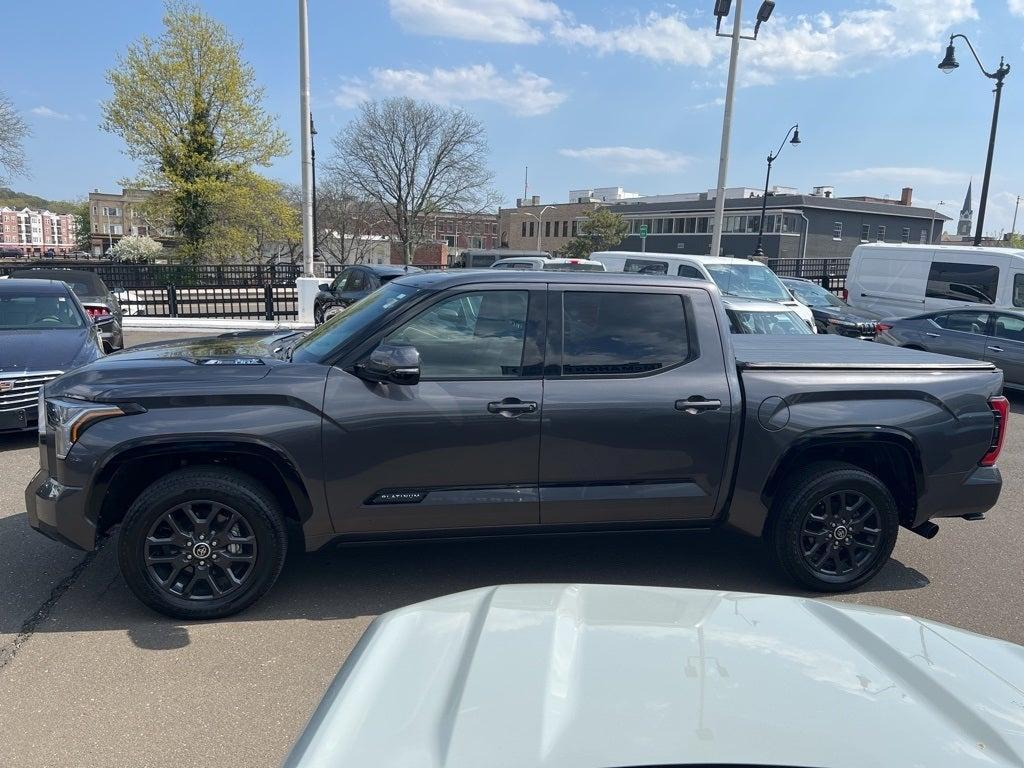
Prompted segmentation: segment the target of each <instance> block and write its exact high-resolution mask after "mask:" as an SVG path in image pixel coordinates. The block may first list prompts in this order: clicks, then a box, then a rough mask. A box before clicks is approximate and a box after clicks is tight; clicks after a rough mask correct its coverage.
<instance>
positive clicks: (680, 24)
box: [551, 13, 715, 67]
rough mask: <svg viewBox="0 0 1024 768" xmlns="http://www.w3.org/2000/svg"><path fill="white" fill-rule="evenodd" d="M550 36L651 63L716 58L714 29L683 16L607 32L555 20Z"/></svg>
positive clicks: (703, 62) (652, 16) (653, 17)
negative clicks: (701, 25)
mask: <svg viewBox="0 0 1024 768" xmlns="http://www.w3.org/2000/svg"><path fill="white" fill-rule="evenodd" d="M551 35H552V37H554V38H555V39H556V40H559V41H560V42H562V43H564V44H566V45H569V46H582V47H584V48H592V49H594V50H595V51H597V52H598V53H601V54H608V53H629V54H633V55H634V56H640V57H642V58H646V59H651V60H652V61H660V62H669V63H672V64H695V65H697V66H700V67H706V66H708V65H710V64H711V63H712V62H713V61H714V59H715V47H714V40H715V37H714V30H713V29H711V28H707V29H697V28H694V27H691V26H690V25H689V24H688V23H687V21H686V16H685V15H683V14H676V15H671V16H663V15H661V14H659V13H649V14H648V15H647V16H646V17H644V18H643V19H642V20H638V21H637V22H636V23H634V24H630V25H629V26H625V27H619V28H618V29H611V30H606V31H601V30H597V29H595V28H594V27H592V26H591V25H589V24H575V23H573V22H571V21H561V20H556V21H555V23H554V25H553V26H552V29H551Z"/></svg>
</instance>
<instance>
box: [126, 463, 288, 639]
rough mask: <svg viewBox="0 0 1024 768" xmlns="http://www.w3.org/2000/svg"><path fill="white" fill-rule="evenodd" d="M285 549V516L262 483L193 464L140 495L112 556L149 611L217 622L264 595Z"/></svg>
mask: <svg viewBox="0 0 1024 768" xmlns="http://www.w3.org/2000/svg"><path fill="white" fill-rule="evenodd" d="M186 505H188V506H186ZM287 549H288V537H287V532H286V529H285V523H284V516H283V515H282V513H281V510H280V507H279V505H278V503H277V500H276V499H275V498H274V496H273V495H272V494H271V493H270V492H269V491H268V490H267V489H266V488H265V487H264V486H262V485H260V484H259V483H258V482H257V481H256V480H255V479H254V478H252V477H250V476H249V475H246V474H244V473H242V472H239V471H237V470H234V469H229V468H225V467H214V466H210V467H190V468H187V469H182V470H179V471H177V472H173V473H171V474H169V475H166V476H165V477H162V478H161V479H159V480H157V481H156V482H154V483H153V484H152V485H150V486H149V487H148V488H146V490H144V491H143V492H142V493H141V494H139V497H138V498H137V499H136V500H135V501H134V503H133V504H132V505H131V507H130V508H129V509H128V512H127V514H125V517H124V521H123V522H122V524H121V533H120V536H119V538H118V545H117V559H118V564H119V566H120V568H121V574H122V576H124V580H125V581H126V582H127V583H128V587H129V588H130V589H131V590H132V592H134V593H135V596H136V597H138V598H139V599H140V600H141V601H142V602H143V603H145V604H146V605H148V606H149V607H150V608H152V609H153V610H155V611H158V612H160V613H162V614H164V615H166V616H171V617H173V618H176V619H187V620H195V619H217V618H221V617H223V616H230V615H231V614H233V613H237V612H238V611H241V610H242V609H244V608H246V607H248V606H250V605H252V604H253V603H254V602H256V601H257V600H258V599H259V598H260V597H262V596H263V594H264V593H265V592H266V591H267V590H268V589H270V587H271V586H273V584H274V582H275V581H276V580H277V577H278V575H279V574H280V573H281V568H282V566H283V565H284V559H285V555H286V553H287ZM204 557H205V558H206V559H204ZM197 563H199V564H197Z"/></svg>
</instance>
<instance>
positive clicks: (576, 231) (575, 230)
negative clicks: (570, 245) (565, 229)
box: [572, 219, 580, 237]
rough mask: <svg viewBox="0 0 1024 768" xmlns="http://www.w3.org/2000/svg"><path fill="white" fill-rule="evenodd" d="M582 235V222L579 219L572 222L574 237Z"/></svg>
mask: <svg viewBox="0 0 1024 768" xmlns="http://www.w3.org/2000/svg"><path fill="white" fill-rule="evenodd" d="M579 233H580V222H579V219H573V220H572V236H573V237H576V235H578V234H579Z"/></svg>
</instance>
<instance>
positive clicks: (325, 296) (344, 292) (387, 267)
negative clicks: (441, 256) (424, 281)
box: [313, 264, 423, 325]
mask: <svg viewBox="0 0 1024 768" xmlns="http://www.w3.org/2000/svg"><path fill="white" fill-rule="evenodd" d="M422 271H423V270H422V269H420V268H419V267H403V266H399V265H397V264H357V265H354V266H351V267H345V269H343V270H342V272H341V274H340V275H338V276H337V277H336V278H334V280H333V281H332V282H330V283H321V284H320V293H318V294H317V296H316V301H315V303H314V304H313V319H314V320H315V321H316V324H317V325H320V323H322V322H323V321H324V320H328V319H330V318H331V317H333V316H334V315H336V314H337V313H338V312H339V311H341V310H342V309H344V308H345V307H347V306H348V305H349V304H354V303H356V302H357V301H359V300H360V299H361V298H363V297H364V296H366V295H368V294H371V293H373V292H374V291H376V290H377V289H378V288H380V287H381V286H382V285H384V284H385V283H387V282H389V281H391V280H394V279H395V278H396V277H401V276H402V275H407V274H410V273H412V272H422Z"/></svg>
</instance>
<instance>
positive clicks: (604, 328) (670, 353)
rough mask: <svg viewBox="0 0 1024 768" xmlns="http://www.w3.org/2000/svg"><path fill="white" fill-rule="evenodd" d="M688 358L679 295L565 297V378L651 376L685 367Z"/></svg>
mask: <svg viewBox="0 0 1024 768" xmlns="http://www.w3.org/2000/svg"><path fill="white" fill-rule="evenodd" d="M689 352H690V349H689V343H688V340H687V328H686V312H685V308H684V306H683V298H682V297H681V296H679V295H677V294H668V293H612V292H604V291H602V292H594V293H590V292H583V291H567V292H566V293H565V294H564V298H563V338H562V375H563V376H579V375H585V376H605V375H622V374H639V373H650V372H652V371H658V370H663V369H665V368H671V367H672V366H675V365H678V364H679V363H682V362H683V361H685V360H686V359H687V358H688V356H689Z"/></svg>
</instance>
